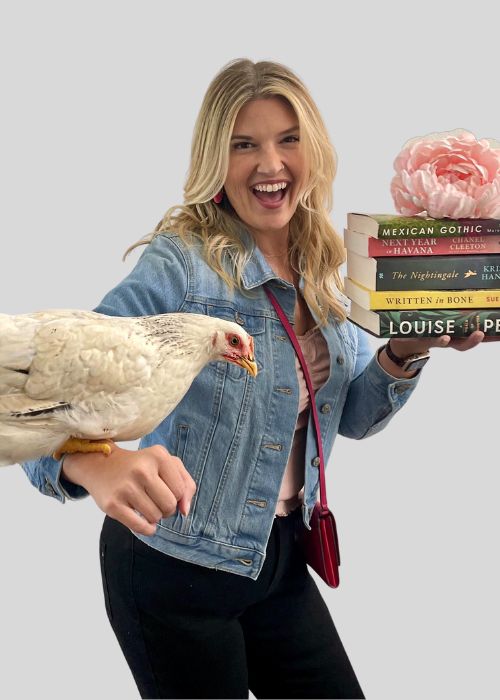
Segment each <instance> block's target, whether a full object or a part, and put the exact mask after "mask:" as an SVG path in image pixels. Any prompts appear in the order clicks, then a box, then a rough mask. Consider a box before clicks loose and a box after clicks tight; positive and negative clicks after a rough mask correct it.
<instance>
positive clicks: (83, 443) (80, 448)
mask: <svg viewBox="0 0 500 700" xmlns="http://www.w3.org/2000/svg"><path fill="white" fill-rule="evenodd" d="M74 452H102V453H103V454H105V455H106V456H107V455H109V454H111V447H110V446H109V445H108V444H107V443H106V442H99V440H95V441H93V440H87V439H86V438H69V440H66V442H65V443H64V445H61V446H60V447H58V448H57V450H56V451H55V452H54V454H53V455H52V457H53V458H54V459H61V457H62V456H63V454H65V453H68V454H73V453H74Z"/></svg>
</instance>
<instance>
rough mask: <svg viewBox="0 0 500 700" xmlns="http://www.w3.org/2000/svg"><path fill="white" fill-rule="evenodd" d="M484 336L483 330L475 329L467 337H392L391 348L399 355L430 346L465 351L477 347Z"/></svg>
mask: <svg viewBox="0 0 500 700" xmlns="http://www.w3.org/2000/svg"><path fill="white" fill-rule="evenodd" d="M484 337H485V336H484V333H483V332H482V331H474V332H473V333H471V334H470V335H469V336H467V338H452V337H451V336H450V335H440V336H439V337H438V338H391V350H392V351H393V353H394V354H395V355H397V356H398V357H408V356H409V355H413V354H416V353H421V352H426V351H427V350H429V349H430V348H454V349H455V350H460V351H462V352H463V351H464V350H471V349H472V348H475V347H476V345H479V343H481V342H482V341H483V340H484Z"/></svg>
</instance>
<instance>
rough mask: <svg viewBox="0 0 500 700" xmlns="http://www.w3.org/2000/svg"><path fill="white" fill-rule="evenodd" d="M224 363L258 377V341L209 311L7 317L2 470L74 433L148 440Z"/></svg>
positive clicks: (0, 326) (1, 367)
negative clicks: (211, 366) (213, 366)
mask: <svg viewBox="0 0 500 700" xmlns="http://www.w3.org/2000/svg"><path fill="white" fill-rule="evenodd" d="M220 360H224V361H231V362H235V363H237V364H240V365H241V366H242V367H245V369H247V370H248V371H249V372H250V373H251V374H252V375H253V376H255V375H256V373H257V369H256V364H255V360H254V356H253V339H252V338H251V336H249V335H248V334H247V333H246V331H245V330H244V329H243V328H241V326H240V325H238V324H236V323H233V322H231V321H225V320H222V319H218V318H213V317H210V316H204V315H201V314H183V313H173V314H160V315H157V316H139V317H121V316H118V317H115V316H106V315H103V314H99V313H97V312H94V311H81V310H72V309H48V310H45V311H38V312H35V313H32V314H21V315H17V316H9V315H7V314H0V466H3V465H6V464H12V463H14V462H22V461H25V460H28V459H32V458H34V457H37V456H41V455H46V454H51V453H53V452H54V450H56V449H57V448H59V447H60V446H61V445H64V443H65V442H66V440H68V439H69V438H70V437H71V436H74V437H80V438H85V439H90V440H99V439H105V438H110V439H113V440H117V441H119V440H135V439H137V438H139V437H142V436H143V435H146V434H147V433H149V432H151V431H152V430H153V429H154V428H155V427H156V426H157V425H159V423H161V421H162V420H164V418H165V417H166V416H167V415H168V414H169V413H171V411H172V410H173V409H174V408H175V406H176V405H177V404H178V403H179V401H180V400H181V399H182V398H183V396H184V395H185V393H186V392H187V390H188V389H189V387H190V385H191V383H192V381H193V380H194V378H195V377H196V375H197V374H198V373H199V372H200V371H201V370H202V369H203V367H204V366H205V365H206V364H207V363H208V362H211V361H220Z"/></svg>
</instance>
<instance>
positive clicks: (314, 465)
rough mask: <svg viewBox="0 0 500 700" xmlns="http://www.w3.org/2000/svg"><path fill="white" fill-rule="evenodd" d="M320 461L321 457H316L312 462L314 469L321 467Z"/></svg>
mask: <svg viewBox="0 0 500 700" xmlns="http://www.w3.org/2000/svg"><path fill="white" fill-rule="evenodd" d="M320 461H321V460H320V458H319V457H315V458H314V459H313V460H311V464H312V465H313V467H319V464H320Z"/></svg>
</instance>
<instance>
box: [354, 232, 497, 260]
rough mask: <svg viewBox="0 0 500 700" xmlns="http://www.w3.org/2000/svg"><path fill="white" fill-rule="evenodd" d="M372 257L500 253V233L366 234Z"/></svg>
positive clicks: (369, 252) (369, 253)
mask: <svg viewBox="0 0 500 700" xmlns="http://www.w3.org/2000/svg"><path fill="white" fill-rule="evenodd" d="M366 238H367V239H368V240H367V244H368V255H369V257H372V258H385V257H394V258H395V257H405V256H407V255H410V256H411V255H422V256H426V255H494V254H495V253H500V235H499V236H496V235H492V236H463V238H460V237H453V238H398V239H395V238H383V239H380V238H373V237H372V236H366Z"/></svg>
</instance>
